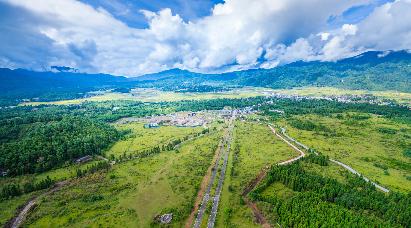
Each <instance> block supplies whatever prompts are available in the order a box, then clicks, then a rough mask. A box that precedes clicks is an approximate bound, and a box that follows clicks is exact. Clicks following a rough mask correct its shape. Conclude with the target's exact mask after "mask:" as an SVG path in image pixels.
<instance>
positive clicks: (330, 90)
mask: <svg viewBox="0 0 411 228" xmlns="http://www.w3.org/2000/svg"><path fill="white" fill-rule="evenodd" d="M274 92H276V93H280V94H287V95H300V96H311V97H316V96H343V95H348V96H352V95H357V96H360V95H372V96H375V97H377V98H379V99H380V100H384V99H388V100H394V101H396V102H398V103H399V104H404V105H407V106H409V107H410V106H411V93H406V92H398V91H370V90H353V89H342V88H335V87H298V88H293V89H276V90H274Z"/></svg>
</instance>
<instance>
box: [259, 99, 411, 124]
mask: <svg viewBox="0 0 411 228" xmlns="http://www.w3.org/2000/svg"><path fill="white" fill-rule="evenodd" d="M266 101H267V100H266ZM260 109H261V110H262V111H263V112H264V114H265V115H268V116H272V117H273V118H278V115H277V114H276V113H274V112H271V111H270V110H273V109H277V110H283V111H284V112H285V116H286V117H289V116H294V115H303V114H318V115H323V116H329V115H331V114H334V113H345V112H358V113H369V114H376V115H382V116H384V117H386V118H395V119H400V120H401V121H403V122H407V123H411V111H410V110H409V109H408V108H407V107H404V106H397V105H377V104H370V103H341V102H338V101H333V100H315V99H301V100H296V99H274V100H272V102H270V103H266V104H265V105H263V106H261V107H260ZM361 116H364V115H361ZM354 118H361V117H359V116H358V117H354ZM364 118H366V117H364Z"/></svg>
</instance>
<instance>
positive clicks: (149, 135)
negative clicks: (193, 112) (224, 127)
mask: <svg viewBox="0 0 411 228" xmlns="http://www.w3.org/2000/svg"><path fill="white" fill-rule="evenodd" d="M115 126H116V128H117V129H119V130H125V131H129V132H130V133H129V134H128V135H127V136H126V137H125V138H124V139H122V140H120V141H118V142H116V143H115V144H114V145H113V147H111V148H110V150H108V151H107V152H106V153H105V155H106V156H107V157H111V156H114V157H116V158H118V157H119V156H120V155H124V154H127V155H138V154H139V153H141V152H142V151H144V150H149V149H151V148H154V147H157V146H159V147H160V148H161V147H162V146H163V145H167V144H168V143H170V142H172V141H173V140H178V139H180V140H182V141H183V138H184V137H186V136H191V135H193V134H196V133H200V132H201V131H202V130H203V129H204V128H202V127H195V128H190V127H175V126H161V127H159V128H144V123H139V122H132V123H127V124H115Z"/></svg>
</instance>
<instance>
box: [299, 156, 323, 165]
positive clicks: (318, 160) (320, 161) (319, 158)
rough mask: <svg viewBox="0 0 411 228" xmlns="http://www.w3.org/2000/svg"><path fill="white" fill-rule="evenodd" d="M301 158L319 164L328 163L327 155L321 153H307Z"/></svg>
mask: <svg viewBox="0 0 411 228" xmlns="http://www.w3.org/2000/svg"><path fill="white" fill-rule="evenodd" d="M303 160H304V161H307V162H310V163H314V164H317V165H321V166H328V163H329V157H328V155H323V154H318V155H317V154H309V155H308V156H305V157H304V158H303Z"/></svg>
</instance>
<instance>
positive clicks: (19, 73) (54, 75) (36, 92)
mask: <svg viewBox="0 0 411 228" xmlns="http://www.w3.org/2000/svg"><path fill="white" fill-rule="evenodd" d="M127 86H130V80H128V79H127V78H125V77H117V76H112V75H107V74H84V73H72V72H34V71H29V70H22V69H16V70H10V69H5V68H0V91H1V92H0V99H1V100H3V101H4V100H10V102H13V100H15V99H23V98H36V97H39V98H41V99H42V100H58V99H68V98H75V97H79V96H80V97H81V96H84V94H85V93H86V92H89V91H94V90H100V89H112V88H121V87H127Z"/></svg>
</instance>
